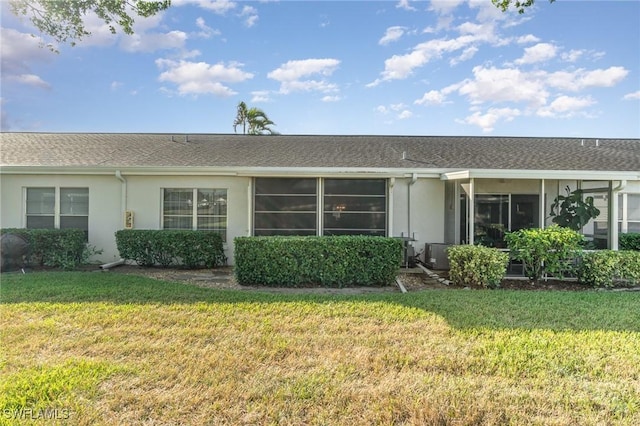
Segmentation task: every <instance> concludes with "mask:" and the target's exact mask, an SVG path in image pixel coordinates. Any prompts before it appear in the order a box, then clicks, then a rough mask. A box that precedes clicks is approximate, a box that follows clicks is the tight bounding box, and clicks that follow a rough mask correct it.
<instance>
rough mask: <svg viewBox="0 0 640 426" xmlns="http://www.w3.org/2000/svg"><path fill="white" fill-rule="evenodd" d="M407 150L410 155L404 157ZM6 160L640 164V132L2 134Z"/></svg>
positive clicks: (623, 167)
mask: <svg viewBox="0 0 640 426" xmlns="http://www.w3.org/2000/svg"><path fill="white" fill-rule="evenodd" d="M403 153H405V154H406V155H405V157H406V159H403ZM0 165H1V166H36V167H37V166H48V167H60V166H62V167H88V168H91V167H122V168H125V167H174V168H182V167H184V168H188V167H212V168H215V167H238V168H243V167H273V168H283V167H288V168H293V167H322V168H338V169H339V168H393V169H494V170H505V169H506V170H509V169H516V170H518V169H519V170H582V171H586V170H594V171H595V170H600V171H631V172H637V171H640V140H639V139H600V140H598V141H597V140H596V139H580V138H533V137H531V138H515V137H450V136H325V135H318V136H309V135H301V136H296V135H280V136H245V135H220V134H216V135H210V134H194V135H184V134H181V135H176V134H174V135H172V134H124V133H112V134H109V133H1V134H0Z"/></svg>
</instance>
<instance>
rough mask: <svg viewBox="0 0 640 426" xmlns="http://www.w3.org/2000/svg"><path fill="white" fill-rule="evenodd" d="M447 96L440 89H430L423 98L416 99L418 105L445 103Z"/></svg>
mask: <svg viewBox="0 0 640 426" xmlns="http://www.w3.org/2000/svg"><path fill="white" fill-rule="evenodd" d="M445 99H446V96H445V94H444V93H442V92H441V91H439V90H430V91H428V92H426V93H425V94H424V95H422V98H420V99H418V100H416V101H414V102H413V103H414V104H417V105H440V104H442V103H444V101H445Z"/></svg>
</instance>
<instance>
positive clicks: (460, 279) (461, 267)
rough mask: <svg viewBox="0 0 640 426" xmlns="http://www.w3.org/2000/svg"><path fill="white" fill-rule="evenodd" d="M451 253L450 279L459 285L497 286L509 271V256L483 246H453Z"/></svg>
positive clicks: (449, 250) (449, 249)
mask: <svg viewBox="0 0 640 426" xmlns="http://www.w3.org/2000/svg"><path fill="white" fill-rule="evenodd" d="M447 253H448V255H449V265H450V270H449V279H450V280H451V281H453V282H454V283H456V284H458V285H464V286H470V287H486V288H495V287H499V286H500V282H501V281H502V279H503V278H504V276H505V275H506V273H507V265H508V264H509V256H508V255H507V254H506V253H504V252H501V251H500V250H497V249H494V248H489V247H483V246H452V247H449V248H448V249H447Z"/></svg>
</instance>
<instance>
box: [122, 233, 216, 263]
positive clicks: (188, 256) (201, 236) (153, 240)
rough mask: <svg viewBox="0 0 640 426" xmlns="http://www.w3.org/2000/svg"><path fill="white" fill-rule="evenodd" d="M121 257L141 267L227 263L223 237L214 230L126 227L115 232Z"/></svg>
mask: <svg viewBox="0 0 640 426" xmlns="http://www.w3.org/2000/svg"><path fill="white" fill-rule="evenodd" d="M116 246H117V248H118V251H119V252H120V257H122V258H123V259H126V260H133V261H135V262H136V263H137V264H138V265H141V266H153V265H161V266H163V267H168V266H171V265H179V266H184V267H186V268H198V267H203V266H204V267H207V268H215V267H217V266H221V265H223V264H224V263H226V261H227V258H226V256H225V255H224V247H223V243H222V237H221V236H220V234H217V233H215V232H207V231H189V230H166V229H165V230H150V229H123V230H120V231H117V232H116Z"/></svg>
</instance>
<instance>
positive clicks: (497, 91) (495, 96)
mask: <svg viewBox="0 0 640 426" xmlns="http://www.w3.org/2000/svg"><path fill="white" fill-rule="evenodd" d="M473 75H474V79H473V80H471V79H467V80H465V81H463V82H461V83H460V85H459V87H458V92H459V94H460V95H463V96H467V97H468V98H469V100H470V101H471V103H472V104H481V103H484V102H525V103H527V104H529V105H532V106H541V105H544V104H545V103H546V100H547V97H548V96H549V92H548V91H547V89H546V88H545V85H544V83H543V82H542V81H540V80H539V79H534V78H531V75H530V74H527V73H524V72H522V71H520V70H519V69H517V68H494V67H491V68H485V67H483V66H476V67H474V68H473Z"/></svg>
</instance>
